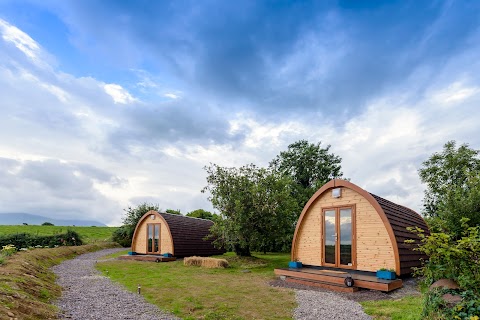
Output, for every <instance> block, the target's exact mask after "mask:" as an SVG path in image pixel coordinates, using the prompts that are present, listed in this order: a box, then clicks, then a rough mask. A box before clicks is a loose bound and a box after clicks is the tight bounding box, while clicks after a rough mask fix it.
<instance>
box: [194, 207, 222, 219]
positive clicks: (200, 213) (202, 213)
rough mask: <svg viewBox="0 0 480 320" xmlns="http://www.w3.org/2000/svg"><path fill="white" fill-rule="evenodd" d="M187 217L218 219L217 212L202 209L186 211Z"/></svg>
mask: <svg viewBox="0 0 480 320" xmlns="http://www.w3.org/2000/svg"><path fill="white" fill-rule="evenodd" d="M187 217H192V218H200V219H207V220H212V221H216V219H218V214H215V213H211V212H210V211H206V210H203V209H197V210H193V211H190V212H189V213H187Z"/></svg>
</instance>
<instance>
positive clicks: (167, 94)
mask: <svg viewBox="0 0 480 320" xmlns="http://www.w3.org/2000/svg"><path fill="white" fill-rule="evenodd" d="M163 96H164V97H167V98H170V99H178V98H180V96H179V95H176V94H175V93H165V94H164V95H163Z"/></svg>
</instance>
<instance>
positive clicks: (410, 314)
mask: <svg viewBox="0 0 480 320" xmlns="http://www.w3.org/2000/svg"><path fill="white" fill-rule="evenodd" d="M360 304H361V305H362V306H363V309H364V311H365V313H367V314H369V315H371V316H372V317H373V318H374V319H381V320H384V319H385V320H386V319H392V320H420V319H421V316H420V315H421V313H422V296H407V297H405V298H402V299H398V300H378V301H364V302H360Z"/></svg>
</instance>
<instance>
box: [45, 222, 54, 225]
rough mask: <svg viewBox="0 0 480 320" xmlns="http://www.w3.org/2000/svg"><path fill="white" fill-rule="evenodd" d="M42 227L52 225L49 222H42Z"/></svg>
mask: <svg viewBox="0 0 480 320" xmlns="http://www.w3.org/2000/svg"><path fill="white" fill-rule="evenodd" d="M42 226H54V224H53V223H51V222H44V223H42Z"/></svg>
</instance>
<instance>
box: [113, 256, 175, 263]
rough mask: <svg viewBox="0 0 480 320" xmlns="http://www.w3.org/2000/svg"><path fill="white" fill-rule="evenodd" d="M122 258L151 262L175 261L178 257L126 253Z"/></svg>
mask: <svg viewBox="0 0 480 320" xmlns="http://www.w3.org/2000/svg"><path fill="white" fill-rule="evenodd" d="M118 259H121V260H135V261H151V262H168V261H175V260H177V258H175V257H171V258H168V257H164V256H156V255H150V254H135V255H131V256H130V255H124V256H120V257H118Z"/></svg>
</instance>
